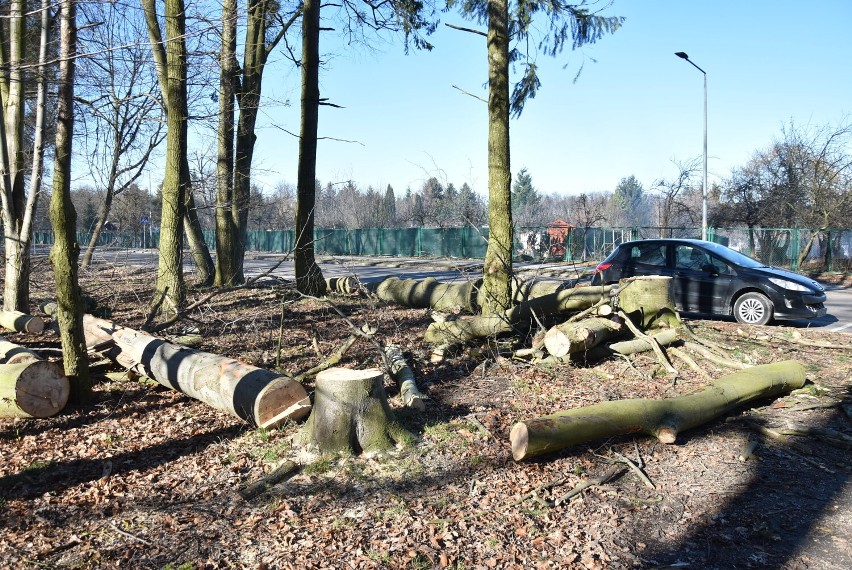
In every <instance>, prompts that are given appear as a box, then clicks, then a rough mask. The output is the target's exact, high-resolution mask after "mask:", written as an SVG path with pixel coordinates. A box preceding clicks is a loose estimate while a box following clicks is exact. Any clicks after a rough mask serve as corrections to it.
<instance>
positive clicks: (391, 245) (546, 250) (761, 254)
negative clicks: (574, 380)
mask: <svg viewBox="0 0 852 570" xmlns="http://www.w3.org/2000/svg"><path fill="white" fill-rule="evenodd" d="M700 234H701V230H700V228H688V227H672V228H661V227H630V228H628V227H624V228H615V227H589V228H583V227H575V228H571V230H570V232H569V231H567V230H565V231H563V232H562V233H561V234H560V232H559V231H555V230H554V228H517V230H516V232H515V236H514V253H515V256H516V258H519V259H523V260H539V261H540V260H550V261H571V262H595V261H599V260H601V259H603V258H604V257H606V256H607V255H609V254H610V253H611V252H612V250H613V249H614V248H615V247H616V246H617V245H618V244H620V243H623V242H625V241H630V240H636V239H650V238H661V237H663V238H668V237H675V238H697V237H699V236H700ZM159 237H160V236H159V231H153V232H114V231H111V232H103V233H102V234H101V235H100V236H99V238H98V243H97V245H98V247H112V248H126V249H136V248H141V249H145V248H156V247H158V245H159ZM90 238H91V234H90V233H86V232H78V233H77V240H78V242H79V243H80V245H81V247H82V248H85V247H86V246H87V245H88V243H89V239H90ZM204 239H205V241H206V242H207V245H208V246H209V247H210V249H211V251H214V250H215V242H216V240H215V233H214V232H213V231H205V232H204ZM708 239H710V240H711V241H715V242H717V243H721V244H723V245H726V246H728V247H730V248H732V249H735V250H737V251H740V252H742V253H745V254H746V255H750V256H751V257H754V258H755V259H758V260H760V261H763V262H764V263H766V264H767V265H776V266H780V267H787V268H790V269H793V270H796V271H850V269H852V229H849V228H845V229H843V228H841V229H833V228H832V229H820V230H813V229H804V228H709V229H708ZM314 240H315V241H314V244H315V250H316V253H317V254H320V255H354V256H389V257H450V258H468V259H483V258H484V257H485V250H486V247H487V245H488V244H487V240H488V228H472V227H463V228H363V229H328V228H317V229H316V230H315V231H314ZM294 243H295V234H294V232H293V230H260V231H250V232H248V233H247V234H246V250H247V251H264V252H274V253H285V252H289V251H291V250H292V249H293V247H294ZM33 244H34V245H51V244H53V232H49V231H37V232H34V235H33Z"/></svg>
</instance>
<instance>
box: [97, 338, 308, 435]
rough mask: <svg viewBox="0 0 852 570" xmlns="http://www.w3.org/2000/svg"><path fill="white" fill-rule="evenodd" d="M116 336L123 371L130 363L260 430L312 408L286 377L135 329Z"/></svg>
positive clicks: (304, 414)
mask: <svg viewBox="0 0 852 570" xmlns="http://www.w3.org/2000/svg"><path fill="white" fill-rule="evenodd" d="M113 337H114V338H115V341H116V346H117V347H118V348H120V349H121V356H120V357H119V358H117V360H118V361H119V362H123V363H124V364H123V366H125V367H127V362H128V360H131V361H132V362H133V363H136V364H138V365H139V366H138V367H137V366H135V365H134V366H133V367H132V368H133V369H134V371H136V372H139V371H140V370H141V371H144V375H145V376H148V377H149V378H151V379H152V380H155V381H156V382H158V383H159V384H162V385H163V386H165V387H167V388H172V389H173V390H178V391H180V392H183V393H184V394H186V395H187V396H190V397H192V398H195V399H197V400H201V401H202V402H204V403H205V404H209V405H210V406H212V407H214V408H216V409H218V410H222V411H225V412H227V413H229V414H231V415H232V416H235V417H238V418H240V419H243V420H245V421H247V422H249V423H251V424H253V425H256V426H258V427H263V428H266V427H271V426H274V425H277V424H279V423H281V422H283V421H284V420H288V419H289V420H299V419H301V418H303V417H305V416H306V415H307V414H308V412H309V411H310V409H311V404H310V399H309V398H308V395H307V393H306V392H305V389H304V388H303V387H302V385H301V384H299V383H298V382H296V381H295V380H292V379H290V378H287V377H286V376H282V375H280V374H276V373H274V372H271V371H269V370H265V369H262V368H257V367H255V366H251V365H249V364H245V363H243V362H240V361H238V360H233V359H230V358H225V357H222V356H219V355H216V354H210V353H207V352H201V351H199V350H193V349H190V348H186V347H183V346H180V345H176V344H172V343H170V342H167V341H165V340H163V339H160V338H156V337H152V336H150V335H147V334H144V333H141V332H138V331H134V330H131V329H118V330H116V331H115V332H114V333H113ZM113 356H114V357H115V356H117V355H116V354H115V353H113Z"/></svg>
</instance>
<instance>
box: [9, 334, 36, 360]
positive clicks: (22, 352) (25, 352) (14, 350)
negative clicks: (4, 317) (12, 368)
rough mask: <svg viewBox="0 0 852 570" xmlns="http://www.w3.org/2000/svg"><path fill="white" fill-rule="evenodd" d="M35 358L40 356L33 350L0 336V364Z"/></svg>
mask: <svg viewBox="0 0 852 570" xmlns="http://www.w3.org/2000/svg"><path fill="white" fill-rule="evenodd" d="M36 360H41V358H40V357H39V356H38V355H37V354H36V353H35V352H32V351H31V350H29V349H28V348H25V347H23V346H21V345H19V344H15V343H13V342H9V341H8V340H6V338H5V337H2V336H0V364H20V363H22V362H34V361H36Z"/></svg>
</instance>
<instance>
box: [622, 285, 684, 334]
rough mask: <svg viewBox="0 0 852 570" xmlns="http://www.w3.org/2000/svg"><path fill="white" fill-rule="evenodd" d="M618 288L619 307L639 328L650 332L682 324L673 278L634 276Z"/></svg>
mask: <svg viewBox="0 0 852 570" xmlns="http://www.w3.org/2000/svg"><path fill="white" fill-rule="evenodd" d="M618 285H619V292H618V306H619V308H620V309H621V310H622V311H624V312H625V313H626V314H627V316H629V317H630V320H631V321H632V322H633V324H635V325H636V326H637V327H639V328H641V329H642V330H649V329H657V328H675V327H677V326H679V325H680V315H679V314H678V312H677V309H676V308H675V303H674V298H673V297H672V278H671V277H665V276H662V275H650V276H644V277H630V278H629V279H622V280H621V281H620V282H619V284H618Z"/></svg>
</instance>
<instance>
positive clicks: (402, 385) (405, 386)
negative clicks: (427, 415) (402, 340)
mask: <svg viewBox="0 0 852 570" xmlns="http://www.w3.org/2000/svg"><path fill="white" fill-rule="evenodd" d="M385 356H386V357H387V359H388V366H389V367H390V373H391V376H392V377H393V379H394V380H396V383H397V385H398V386H399V395H400V397H401V398H402V404H403V405H404V406H405V407H407V408H414V409H416V410H418V411H421V412H422V411H423V410H425V409H426V403H425V402H424V400H425V399H426V396H424V395H423V394H421V393H420V390H418V389H417V383H416V382H415V381H414V371H413V370H412V369H411V367H410V366H408V363H407V362H405V356H404V355H403V354H402V349H401V348H399V347H398V346H394V345H388V346H387V347H385Z"/></svg>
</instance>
